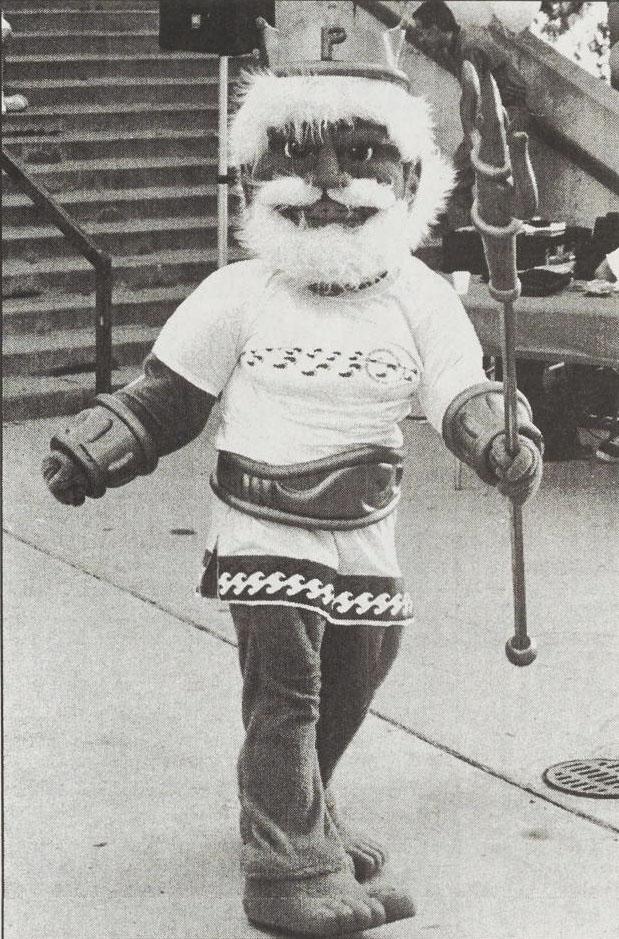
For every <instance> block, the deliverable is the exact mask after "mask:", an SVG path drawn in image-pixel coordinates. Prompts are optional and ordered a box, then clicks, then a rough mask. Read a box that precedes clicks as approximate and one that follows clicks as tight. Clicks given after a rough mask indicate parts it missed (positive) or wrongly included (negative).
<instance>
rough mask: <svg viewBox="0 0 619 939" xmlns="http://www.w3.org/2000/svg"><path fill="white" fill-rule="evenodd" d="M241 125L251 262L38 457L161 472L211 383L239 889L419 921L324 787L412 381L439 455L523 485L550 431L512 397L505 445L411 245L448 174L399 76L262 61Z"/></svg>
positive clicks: (68, 465) (475, 351)
mask: <svg viewBox="0 0 619 939" xmlns="http://www.w3.org/2000/svg"><path fill="white" fill-rule="evenodd" d="M231 144H232V152H233V156H234V159H235V162H236V164H237V166H238V167H239V168H240V173H241V181H242V185H243V189H244V192H245V196H246V209H245V211H244V214H243V218H242V221H241V226H240V233H239V238H240V241H241V243H242V244H243V245H244V247H245V248H246V249H247V250H248V252H249V253H250V254H251V255H252V260H245V261H240V262H238V263H235V264H230V265H229V266H227V267H224V268H222V269H221V270H219V271H217V272H216V273H214V274H211V275H210V276H209V277H207V278H206V279H205V280H204V281H203V282H202V283H201V284H200V285H199V286H198V287H197V288H196V290H194V292H193V293H192V294H191V295H190V296H189V297H188V298H187V299H186V300H185V301H184V302H183V303H182V304H181V305H180V307H179V308H178V309H177V310H176V312H175V313H174V314H173V315H172V316H171V317H170V319H169V320H168V322H167V323H166V325H165V326H164V328H163V330H162V332H161V334H160V336H159V338H158V339H157V341H156V343H155V346H154V348H153V350H152V353H151V354H150V355H149V356H148V358H147V359H146V362H145V365H144V374H143V375H142V376H141V377H140V378H139V379H138V380H137V381H135V382H133V383H132V384H131V385H129V386H127V387H126V388H124V389H123V390H121V391H117V392H116V393H115V394H113V395H100V396H99V397H98V398H97V400H96V402H95V405H94V406H93V407H92V408H90V409H88V410H86V411H84V412H82V413H81V414H80V415H78V417H77V418H76V419H75V420H73V421H72V422H71V424H70V425H69V426H68V427H67V428H66V429H65V430H64V431H62V432H61V433H59V434H57V435H56V436H55V437H54V438H53V439H52V445H51V446H52V450H51V454H50V456H48V457H47V458H46V460H45V462H44V475H45V479H46V482H47V485H48V486H49V488H50V490H51V492H52V493H53V495H54V496H55V497H56V498H57V499H59V500H60V501H61V502H63V503H65V504H68V505H75V506H77V505H81V504H82V503H83V502H84V499H85V497H86V496H89V497H99V496H101V495H103V493H104V492H105V491H106V489H107V488H108V487H114V486H119V485H123V484H125V483H128V482H130V481H131V480H132V479H134V478H135V477H136V476H137V475H141V474H145V473H149V472H151V471H152V470H154V469H155V467H156V465H157V462H158V460H159V458H160V457H163V456H165V455H166V454H169V453H171V452H172V451H174V450H177V449H179V448H180V447H182V446H184V445H185V444H187V443H188V442H189V441H191V440H192V439H194V438H195V437H196V436H197V435H198V434H199V433H200V432H201V430H202V429H203V428H204V425H205V423H206V421H207V418H208V416H209V413H210V411H211V409H212V407H213V405H214V403H215V402H216V401H217V400H219V402H220V418H219V429H218V434H217V449H218V460H217V467H216V470H215V472H214V474H213V477H212V480H211V485H212V488H213V490H214V493H215V496H216V498H215V500H214V507H213V518H212V525H211V530H210V535H209V541H208V545H207V551H206V557H205V565H204V571H203V576H202V582H201V592H202V594H203V596H205V597H218V598H219V599H220V600H226V601H229V604H230V611H231V614H232V618H233V621H234V625H235V627H236V631H237V635H238V648H239V656H240V663H241V671H242V675H243V697H242V716H243V722H244V726H245V731H246V733H245V740H244V743H243V746H242V749H241V753H240V756H239V761H238V787H239V795H240V804H241V824H240V827H241V836H242V842H243V844H242V853H241V862H242V868H243V872H244V875H245V891H244V898H243V902H244V907H245V911H246V914H247V916H248V918H249V920H250V921H251V922H253V923H255V924H257V925H259V926H264V927H267V928H272V929H277V930H279V931H284V932H290V933H295V934H301V935H311V936H339V935H342V934H346V933H350V932H356V931H359V930H364V929H370V928H372V927H376V926H380V925H382V924H383V923H385V922H391V921H394V920H397V919H403V918H407V917H410V916H413V915H414V906H413V901H412V899H411V897H410V896H409V894H408V892H407V891H406V890H404V889H402V888H399V887H396V886H391V885H390V884H389V883H388V882H386V880H385V874H384V872H383V870H382V868H383V865H384V862H385V850H384V849H383V848H382V847H381V846H380V845H378V844H376V843H374V842H373V841H372V840H370V839H367V838H364V837H361V836H360V835H358V834H355V833H354V832H352V831H351V830H349V829H348V828H346V827H345V826H344V825H343V823H342V821H341V819H340V817H339V815H338V812H337V810H336V805H335V800H334V797H333V793H332V791H331V789H330V784H331V780H332V776H333V772H334V770H335V767H336V766H337V764H338V762H339V760H340V758H341V757H342V755H343V753H344V752H345V750H346V748H347V746H348V744H349V743H350V741H351V740H352V738H353V736H354V734H355V733H356V731H357V730H358V729H359V727H360V725H361V723H362V721H363V719H364V717H365V715H366V714H367V712H368V709H369V706H370V703H371V701H372V698H373V696H374V694H375V692H376V690H377V688H378V687H379V686H380V684H381V683H382V682H383V680H384V679H385V677H386V675H387V673H388V672H389V669H390V667H391V665H392V663H393V661H394V659H395V657H396V654H397V651H398V646H399V643H400V637H401V633H402V630H403V628H404V627H405V626H406V625H407V624H408V623H410V622H411V619H412V607H411V600H410V596H409V594H408V593H407V592H406V589H405V586H404V583H403V580H402V575H401V571H400V568H399V566H398V561H397V557H396V552H395V545H394V532H395V525H396V505H397V502H398V498H399V494H400V485H401V475H402V458H403V451H402V442H403V438H402V432H401V430H400V427H399V423H400V422H401V421H402V420H403V419H404V418H405V417H406V416H407V414H408V413H409V412H410V409H411V402H412V400H413V396H416V398H417V400H418V401H419V402H420V403H421V406H422V408H423V411H424V413H425V415H426V416H427V419H428V421H429V422H430V424H431V425H432V426H433V427H434V428H435V430H436V431H437V432H438V433H439V434H441V435H442V436H443V438H444V440H445V442H446V444H447V446H448V447H449V448H450V450H452V451H453V453H455V454H456V456H457V457H458V458H459V459H460V460H462V461H464V462H465V463H467V464H468V465H470V466H472V467H473V468H474V469H475V470H476V472H477V473H478V475H479V476H480V477H481V478H482V479H483V480H485V481H486V482H488V483H490V484H497V485H498V488H499V489H500V491H501V492H503V493H504V494H506V495H508V496H510V497H511V498H514V499H515V500H516V501H519V502H523V501H524V500H525V499H526V498H527V497H528V496H530V495H531V494H532V493H533V492H534V491H535V490H536V488H537V486H538V485H539V481H540V476H541V452H540V448H541V437H540V434H539V432H538V431H537V429H536V428H535V427H534V426H533V425H532V423H531V412H530V408H529V406H528V404H527V402H526V400H525V399H524V398H522V397H521V398H520V402H519V433H520V445H521V447H520V451H519V453H518V454H517V456H516V457H511V456H510V455H509V454H508V450H507V447H506V441H505V434H504V429H503V427H504V422H503V405H502V401H503V398H502V386H501V385H499V384H496V383H493V382H489V381H488V380H487V379H486V375H485V373H484V371H483V368H482V352H481V348H480V345H479V342H478V340H477V338H476V336H475V333H474V331H473V328H472V326H471V324H470V322H469V320H468V318H467V315H466V313H465V311H464V309H463V307H462V304H461V302H460V300H459V299H458V297H457V295H456V294H455V293H454V291H453V290H452V288H451V287H450V286H449V285H448V284H447V283H446V281H445V280H444V279H443V278H441V277H440V276H439V275H438V274H436V273H434V272H433V271H431V270H430V269H428V267H426V266H425V265H424V264H423V263H422V262H421V261H419V260H418V259H416V258H415V257H413V256H412V254H411V251H412V250H414V249H415V248H416V247H417V246H418V245H419V244H420V242H421V241H422V239H423V238H424V236H425V235H426V233H427V232H428V230H429V228H430V226H431V225H432V224H433V222H434V221H435V220H436V217H437V215H438V214H439V213H440V212H441V211H442V210H443V208H444V206H445V203H446V199H447V197H448V194H449V192H450V189H451V187H452V184H453V178H452V171H451V169H450V167H449V165H448V164H447V162H446V161H445V160H444V159H443V158H442V157H441V156H440V154H439V153H438V151H437V149H436V147H435V144H434V136H433V127H432V121H431V117H430V113H429V109H428V106H427V105H426V103H425V102H424V101H423V100H422V99H420V98H418V97H414V96H412V95H410V94H409V91H408V79H407V78H406V76H405V75H404V74H403V73H401V72H399V71H397V70H396V69H394V68H391V67H387V68H383V67H378V66H371V67H365V68H359V67H358V66H349V65H347V64H346V63H342V62H332V61H324V62H319V63H315V66H313V67H312V68H309V69H302V68H298V67H297V68H294V67H293V68H288V69H284V70H280V71H279V72H278V73H277V74H276V73H275V72H272V71H269V70H263V71H260V72H256V73H255V74H253V75H250V76H247V77H246V79H245V82H244V87H243V91H242V96H241V99H240V106H239V108H238V110H237V112H236V115H235V117H234V120H233V122H232V126H231ZM417 576H419V572H417Z"/></svg>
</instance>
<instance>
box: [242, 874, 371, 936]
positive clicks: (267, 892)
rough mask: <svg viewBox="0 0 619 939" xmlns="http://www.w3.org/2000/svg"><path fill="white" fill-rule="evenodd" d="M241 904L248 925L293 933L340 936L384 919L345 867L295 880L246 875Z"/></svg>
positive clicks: (358, 930)
mask: <svg viewBox="0 0 619 939" xmlns="http://www.w3.org/2000/svg"><path fill="white" fill-rule="evenodd" d="M243 907H244V909H245V913H246V915H247V918H248V920H249V921H250V923H252V924H253V925H255V926H261V927H263V928H267V929H273V930H279V931H280V932H284V933H292V934H294V935H298V936H316V937H318V936H343V935H347V934H348V933H356V932H362V931H363V930H364V929H375V928H376V927H377V926H382V925H383V924H384V923H386V922H388V921H389V920H388V919H387V913H386V911H385V907H384V906H383V904H382V903H381V902H380V900H378V899H376V898H374V897H370V896H369V894H368V893H366V891H365V890H364V888H363V887H362V886H361V885H360V884H358V883H357V881H356V880H355V878H354V877H353V875H352V873H351V872H350V871H349V870H348V869H346V870H343V871H337V872H335V873H331V874H320V875H318V876H316V877H307V878H300V879H295V880H261V879H255V878H253V877H248V878H247V880H246V882H245V894H244V897H243Z"/></svg>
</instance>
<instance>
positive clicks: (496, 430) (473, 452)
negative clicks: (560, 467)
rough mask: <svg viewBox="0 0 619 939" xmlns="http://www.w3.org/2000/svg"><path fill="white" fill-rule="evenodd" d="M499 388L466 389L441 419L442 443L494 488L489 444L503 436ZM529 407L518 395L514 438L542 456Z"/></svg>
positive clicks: (493, 385) (489, 384) (498, 385)
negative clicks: (525, 440) (526, 442)
mask: <svg viewBox="0 0 619 939" xmlns="http://www.w3.org/2000/svg"><path fill="white" fill-rule="evenodd" d="M504 414H505V412H504V405H503V385H502V384H501V382H490V381H489V382H483V383H482V384H480V385H473V386H472V387H471V388H466V389H465V390H464V391H462V392H461V393H460V394H459V395H457V396H456V397H455V398H454V400H453V401H452V402H451V404H450V405H449V407H448V408H447V410H446V411H445V416H444V417H443V439H444V440H445V444H446V446H447V448H448V449H449V450H451V452H452V453H454V454H455V455H456V456H457V457H458V459H459V460H462V462H463V463H466V464H467V466H471V467H472V468H473V469H474V470H475V472H476V473H477V475H478V476H479V477H480V479H483V481H484V482H486V483H490V485H496V483H497V482H498V477H497V474H496V472H495V469H494V468H493V464H492V460H491V459H490V455H491V449H492V444H493V443H494V441H495V439H496V438H497V437H498V436H500V435H501V434H503V433H504V432H505V416H504ZM532 416H533V415H532V411H531V405H530V404H529V402H528V401H527V399H526V398H525V396H524V395H523V394H522V392H521V391H519V392H518V410H517V419H518V434H519V435H520V436H521V437H527V438H528V439H529V440H531V441H532V442H533V443H534V444H535V446H536V447H537V449H538V450H539V451H540V453H541V452H543V437H542V434H541V432H540V431H539V430H538V429H537V427H536V426H535V425H534V424H533V423H532V420H531V418H532Z"/></svg>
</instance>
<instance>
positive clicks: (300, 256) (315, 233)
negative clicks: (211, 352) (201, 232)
mask: <svg viewBox="0 0 619 939" xmlns="http://www.w3.org/2000/svg"><path fill="white" fill-rule="evenodd" d="M407 225H408V203H407V202H406V201H405V200H404V199H398V200H396V201H395V202H394V203H393V204H392V205H391V206H389V207H388V208H383V209H379V210H378V211H377V212H376V214H375V215H373V216H372V217H371V218H369V219H368V220H367V221H366V222H364V223H363V224H362V225H359V226H358V227H357V228H345V227H344V226H343V225H337V224H331V225H325V226H324V227H321V228H302V227H300V226H298V225H295V223H294V222H291V221H288V219H286V218H283V217H282V216H281V215H280V213H279V212H278V211H277V210H276V209H274V208H272V207H271V205H265V204H263V202H261V201H260V200H258V199H257V200H255V201H254V202H253V203H252V204H251V205H250V206H249V207H248V208H247V209H246V210H245V212H244V213H243V217H242V219H241V222H240V225H239V231H238V234H237V237H238V240H239V242H240V243H241V244H242V245H243V247H245V248H247V250H248V251H250V252H251V253H252V254H253V255H255V256H256V257H258V258H260V259H261V260H262V261H264V263H265V264H266V265H267V266H268V267H270V268H271V269H272V270H273V271H277V272H281V273H283V274H284V275H285V276H287V277H289V278H290V279H291V280H294V281H297V282H298V283H301V284H303V285H304V286H307V285H308V284H314V283H334V284H347V285H348V284H349V285H358V284H361V283H364V282H366V281H368V280H373V279H374V278H376V277H378V276H379V275H380V274H383V273H384V272H385V271H387V272H393V271H397V270H398V269H399V268H400V267H402V265H403V264H404V263H405V262H406V261H407V259H408V258H409V257H410V249H409V244H408V237H407Z"/></svg>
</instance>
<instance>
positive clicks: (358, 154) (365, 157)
mask: <svg viewBox="0 0 619 939" xmlns="http://www.w3.org/2000/svg"><path fill="white" fill-rule="evenodd" d="M348 152H349V154H350V157H351V159H353V160H355V162H357V163H369V161H370V160H371V159H372V157H373V156H374V148H373V147H370V146H369V145H364V144H359V145H357V146H356V147H351V148H350V150H349V151H348Z"/></svg>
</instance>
